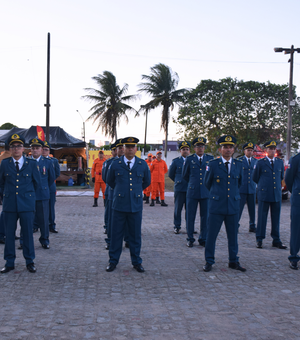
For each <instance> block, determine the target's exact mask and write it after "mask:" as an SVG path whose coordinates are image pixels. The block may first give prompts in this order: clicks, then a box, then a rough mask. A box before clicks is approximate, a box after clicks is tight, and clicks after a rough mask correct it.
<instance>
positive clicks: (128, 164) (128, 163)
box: [127, 162, 131, 170]
mask: <svg viewBox="0 0 300 340" xmlns="http://www.w3.org/2000/svg"><path fill="white" fill-rule="evenodd" d="M130 163H131V162H127V166H128V169H129V170H130Z"/></svg>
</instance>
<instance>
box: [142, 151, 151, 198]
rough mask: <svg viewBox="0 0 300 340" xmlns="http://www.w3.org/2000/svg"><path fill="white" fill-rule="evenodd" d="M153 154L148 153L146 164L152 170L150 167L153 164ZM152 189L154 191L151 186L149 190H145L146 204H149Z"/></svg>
mask: <svg viewBox="0 0 300 340" xmlns="http://www.w3.org/2000/svg"><path fill="white" fill-rule="evenodd" d="M152 156H153V155H152V153H148V158H147V159H146V160H145V161H146V163H147V164H148V166H149V168H150V165H151V163H152ZM151 189H152V186H151V184H150V185H149V186H148V188H146V189H145V190H144V198H145V201H146V202H145V203H147V204H148V203H149V198H150V194H151Z"/></svg>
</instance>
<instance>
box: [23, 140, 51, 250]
mask: <svg viewBox="0 0 300 340" xmlns="http://www.w3.org/2000/svg"><path fill="white" fill-rule="evenodd" d="M29 144H30V147H31V154H32V158H33V159H35V160H36V161H37V164H38V169H39V173H40V177H41V185H40V186H39V187H38V188H37V190H36V203H35V204H36V205H35V216H34V222H33V231H34V232H36V231H37V230H38V229H39V228H40V230H41V237H40V238H39V241H40V243H41V245H42V247H43V248H44V249H49V248H50V246H49V199H50V187H51V185H52V184H53V182H54V180H55V172H54V167H53V164H52V161H51V160H50V159H48V158H45V157H43V156H42V151H43V149H42V147H43V146H44V142H43V141H42V140H40V139H38V138H33V139H31V140H30V141H29Z"/></svg>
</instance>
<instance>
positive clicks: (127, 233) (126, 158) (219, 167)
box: [0, 134, 300, 273]
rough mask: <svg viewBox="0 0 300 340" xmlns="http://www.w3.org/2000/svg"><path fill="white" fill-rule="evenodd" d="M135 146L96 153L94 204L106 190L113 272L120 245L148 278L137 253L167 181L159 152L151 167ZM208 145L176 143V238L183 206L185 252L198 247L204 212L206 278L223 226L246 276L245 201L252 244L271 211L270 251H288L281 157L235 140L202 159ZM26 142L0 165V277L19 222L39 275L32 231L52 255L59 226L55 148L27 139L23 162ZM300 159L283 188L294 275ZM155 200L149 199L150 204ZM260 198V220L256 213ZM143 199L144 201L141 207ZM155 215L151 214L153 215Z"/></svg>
mask: <svg viewBox="0 0 300 340" xmlns="http://www.w3.org/2000/svg"><path fill="white" fill-rule="evenodd" d="M138 141H139V140H138V139H137V138H135V137H126V138H122V139H118V140H117V141H116V142H115V143H113V144H112V145H111V156H112V157H111V158H109V159H107V160H105V159H104V155H103V152H102V151H100V152H99V155H98V159H96V160H95V162H94V164H93V167H92V172H91V174H92V179H93V182H94V183H95V189H94V205H93V207H96V206H98V198H99V192H100V190H102V194H103V199H104V205H105V213H104V233H105V234H106V239H105V241H106V249H107V250H108V258H109V261H108V265H107V267H106V271H107V272H112V271H114V270H115V269H116V267H117V265H118V263H119V259H120V256H121V253H122V248H123V242H124V243H125V247H127V248H129V250H130V257H131V263H132V266H133V268H134V269H135V270H136V271H137V272H139V273H143V272H144V271H145V269H144V267H143V265H142V258H141V256H140V253H141V246H142V236H141V234H142V233H141V225H142V211H143V205H144V204H149V206H151V207H154V206H155V205H156V204H160V205H161V206H162V207H167V206H168V205H167V204H166V202H165V175H166V173H167V172H168V167H167V164H166V162H165V161H164V160H163V159H162V154H161V151H158V152H157V153H156V155H155V156H153V155H152V154H151V153H149V154H148V157H147V159H146V160H143V159H141V158H138V157H137V156H136V152H137V143H138ZM206 142H207V141H206V139H205V138H204V137H197V138H195V139H194V140H193V141H192V145H193V147H194V150H195V153H194V154H190V148H191V143H189V142H187V141H183V142H181V143H180V144H179V151H180V156H179V157H176V158H175V159H173V161H172V164H171V165H170V169H169V173H168V175H169V177H170V179H171V180H172V181H173V182H174V203H175V207H174V233H175V234H180V233H181V225H182V212H183V208H184V209H185V214H184V216H185V223H186V234H187V239H186V241H187V243H186V245H187V247H189V248H191V247H193V246H194V242H195V241H196V239H195V235H196V234H197V230H196V229H197V228H196V227H195V220H196V214H197V209H198V206H199V213H200V226H199V227H200V228H199V237H198V240H197V241H198V243H199V245H200V246H201V247H203V248H205V250H204V254H205V264H204V266H203V270H204V271H205V272H209V271H211V270H212V267H213V265H214V263H215V247H216V240H217V237H218V234H219V232H220V229H221V227H222V225H223V223H224V226H225V230H226V234H227V240H228V267H229V268H231V269H233V270H238V271H241V272H245V271H246V268H244V267H242V266H241V264H240V261H239V257H238V231H239V221H240V218H241V215H242V212H243V209H244V207H245V204H246V203H247V207H248V214H249V232H251V233H255V235H256V247H257V248H258V249H261V248H262V247H263V246H264V245H263V241H264V239H265V238H266V225H267V217H268V212H269V210H270V214H271V237H272V246H273V247H276V248H278V249H287V246H285V245H284V244H283V243H282V242H281V238H280V211H281V199H282V192H281V190H282V184H281V183H282V180H283V179H284V163H283V161H282V160H281V159H280V158H277V157H275V155H276V147H277V143H276V141H274V140H271V141H268V142H266V143H265V144H264V147H265V150H266V157H264V158H262V159H259V160H257V159H255V158H254V157H253V151H254V145H253V143H251V142H248V143H246V144H244V145H243V152H244V156H242V157H240V158H238V159H236V158H233V155H234V152H235V147H236V142H237V141H236V138H235V137H233V136H230V135H224V136H222V137H220V138H219V140H218V145H219V149H218V150H219V153H220V157H217V158H214V157H213V156H211V155H209V154H207V153H205V148H206ZM24 144H25V141H24V139H23V138H22V137H21V136H19V135H17V134H13V135H12V136H11V137H10V138H9V140H8V141H7V143H6V150H5V153H4V154H3V157H2V158H1V159H0V161H1V165H0V194H1V196H2V199H3V209H2V213H1V217H0V243H4V244H5V247H4V259H5V261H6V264H5V266H4V268H3V269H2V270H1V273H7V272H9V271H11V270H13V269H14V261H15V258H16V251H15V239H16V238H18V237H17V236H16V229H17V221H18V220H19V222H20V226H21V233H20V246H19V249H22V250H23V256H24V258H25V262H26V267H27V269H28V271H29V272H32V273H34V272H36V266H35V264H34V259H35V253H34V242H33V233H34V232H38V230H40V238H39V242H40V244H41V246H42V248H44V249H49V247H50V241H49V234H50V232H52V233H57V232H58V231H57V229H56V224H55V192H56V187H55V179H56V178H57V177H58V176H59V165H58V161H57V160H56V159H55V158H53V157H49V154H50V148H51V146H50V144H49V143H48V142H43V141H41V140H40V139H38V138H34V139H32V140H31V141H30V147H31V157H30V158H29V157H25V156H24ZM299 162H300V154H298V155H296V156H295V157H293V158H291V159H290V161H289V166H288V169H287V171H286V174H285V182H286V185H287V188H288V190H289V191H290V192H291V193H292V196H291V240H290V256H289V261H290V268H291V269H298V261H299V259H300V258H299V255H298V252H299V248H300V231H299V230H300V228H299V227H298V224H297V223H298V220H299V216H298V215H299V209H297V208H298V206H300V164H299ZM150 199H151V202H150ZM256 200H257V201H258V216H257V223H255V221H256V216H255V206H256ZM143 202H144V204H143ZM151 209H153V208H151Z"/></svg>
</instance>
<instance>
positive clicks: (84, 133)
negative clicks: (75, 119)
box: [76, 110, 85, 142]
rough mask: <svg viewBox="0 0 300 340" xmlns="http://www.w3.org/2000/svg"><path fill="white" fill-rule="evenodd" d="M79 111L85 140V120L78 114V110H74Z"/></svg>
mask: <svg viewBox="0 0 300 340" xmlns="http://www.w3.org/2000/svg"><path fill="white" fill-rule="evenodd" d="M76 111H77V112H78V113H79V116H80V117H81V119H82V121H83V130H82V131H83V141H84V142H85V121H84V119H83V118H82V115H81V114H80V112H79V111H78V110H76Z"/></svg>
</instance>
